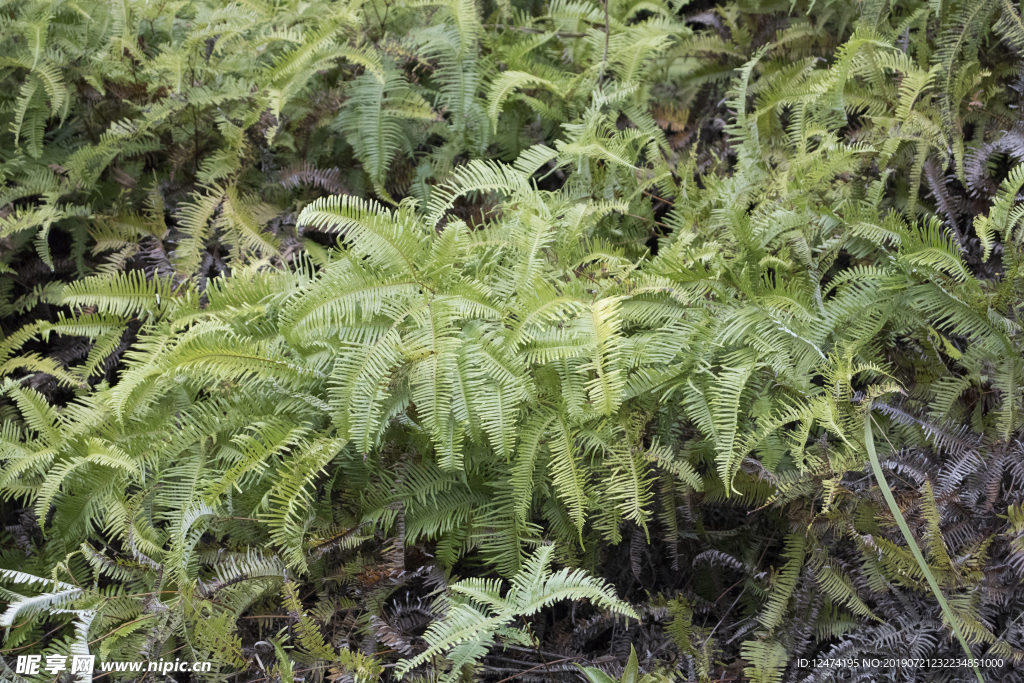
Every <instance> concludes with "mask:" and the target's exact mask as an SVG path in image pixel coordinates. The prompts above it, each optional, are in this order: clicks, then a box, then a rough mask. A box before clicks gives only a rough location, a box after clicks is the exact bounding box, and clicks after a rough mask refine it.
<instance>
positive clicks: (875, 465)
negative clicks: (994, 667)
mask: <svg viewBox="0 0 1024 683" xmlns="http://www.w3.org/2000/svg"><path fill="white" fill-rule="evenodd" d="M873 421H874V417H872V416H871V411H870V410H869V411H868V414H867V419H865V420H864V445H865V446H866V447H867V450H868V459H869V460H870V461H871V470H872V471H873V472H874V473H875V480H876V481H878V487H879V488H880V489H882V497H883V498H885V502H886V504H887V505H888V506H889V510H890V511H891V512H892V516H893V517H895V518H896V524H897V525H899V527H900V531H901V532H902V533H903V538H905V539H906V540H907V547H908V548H910V552H911V553H913V555H914V559H915V560H917V566H919V567H920V568H921V571H922V572H924V578H925V579H927V580H928V586H929V587H931V589H932V593H934V594H935V599H936V600H938V601H939V607H941V608H942V613H943V614H944V615H945V617H946V621H948V622H949V625H950V626H951V627H952V628H953V633H954V634H956V637H957V640H959V641H960V645H961V646H962V647H963V648H964V652H966V653H967V658H968V659H972V660H973V659H974V654H973V653H972V652H971V646H970V645H968V644H967V639H966V638H964V634H963V632H962V631H961V630H960V620H959V619H958V618H957V616H956V614H955V613H954V612H953V609H952V608H951V607H950V606H949V603H947V602H946V596H945V595H943V594H942V590H941V589H940V588H939V582H938V581H936V580H935V576H934V575H933V574H932V571H931V569H929V568H928V563H927V562H925V561H924V555H923V554H922V553H921V549H920V548H919V547H918V546H917V541H915V540H914V536H913V535H912V534H911V533H910V527H909V526H907V520H906V519H904V518H903V512H902V511H901V510H900V508H899V506H898V505H897V504H896V498H894V497H893V495H892V489H890V488H889V483H888V482H887V481H886V480H885V474H884V473H883V472H882V464H881V463H880V462H878V455H877V454H876V453H875V437H874V434H873V433H872V431H871V423H872V422H873ZM974 675H975V676H977V677H978V681H979V683H985V679H984V678H982V677H981V671H980V670H979V669H978V667H977V665H975V666H974Z"/></svg>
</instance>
